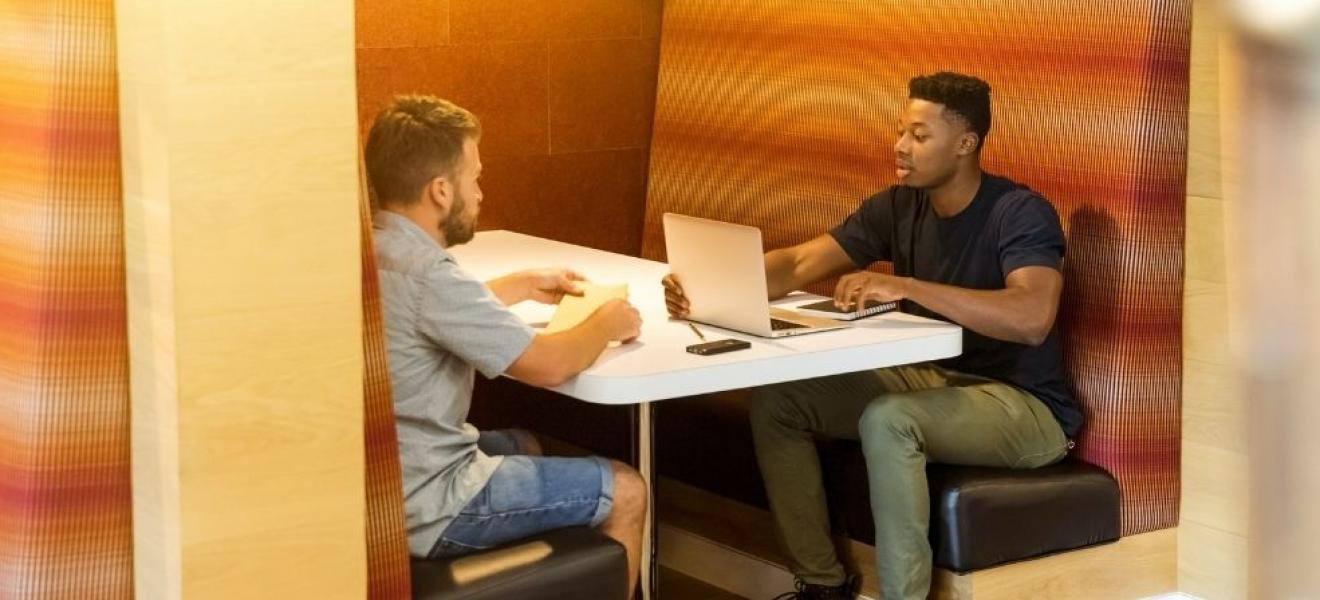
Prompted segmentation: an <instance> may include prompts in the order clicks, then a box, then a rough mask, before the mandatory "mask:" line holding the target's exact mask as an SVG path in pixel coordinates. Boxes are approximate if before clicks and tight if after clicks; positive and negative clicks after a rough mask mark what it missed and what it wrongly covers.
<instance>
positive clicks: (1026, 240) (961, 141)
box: [664, 73, 1082, 600]
mask: <svg viewBox="0 0 1320 600" xmlns="http://www.w3.org/2000/svg"><path fill="white" fill-rule="evenodd" d="M989 130H990V86H989V85H987V84H986V83H985V82H984V81H981V80H980V79H977V78H975V77H970V76H967V75H960V74H956V73H936V74H933V75H928V76H922V77H916V78H914V79H912V80H911V82H910V83H909V93H908V103H907V105H906V107H905V109H904V110H903V113H902V115H901V117H900V118H899V131H898V140H897V142H896V143H895V145H894V151H895V155H896V159H897V160H896V164H895V170H896V173H897V175H898V180H899V184H898V185H895V186H893V187H891V188H889V189H887V190H885V191H882V192H880V193H878V194H876V195H874V196H872V197H870V198H867V199H866V200H865V201H864V202H862V205H861V206H860V207H859V208H858V209H857V210H856V212H854V213H853V214H852V215H851V216H849V217H848V218H847V219H846V220H845V221H844V222H843V223H842V224H840V225H839V226H838V227H835V228H834V229H833V230H831V231H830V232H829V233H827V234H825V235H821V236H819V237H817V238H815V239H813V240H811V241H809V242H806V243H803V244H800V245H797V246H793V247H791V248H783V249H779V250H773V251H771V252H768V253H766V255H765V268H766V279H767V282H768V284H769V292H770V296H771V298H777V297H780V296H783V295H784V294H786V293H788V292H790V291H792V290H796V289H800V288H802V287H804V286H806V285H807V284H810V283H813V282H816V281H821V280H825V279H828V278H831V277H836V276H840V275H842V277H840V279H839V283H838V286H837V287H836V289H835V293H834V296H835V301H836V303H838V304H840V305H841V306H844V307H846V306H850V305H857V304H861V303H864V302H866V301H868V300H879V301H893V300H900V301H902V304H903V307H904V310H905V311H907V312H911V313H914V314H918V315H923V316H928V317H933V318H937V319H945V320H949V321H952V322H954V323H957V324H959V325H961V326H962V327H963V328H964V331H965V334H964V338H963V353H962V355H960V356H958V357H956V358H951V359H948V360H943V361H938V362H934V363H923V364H917V365H906V366H901V367H892V368H888V369H879V370H875V371H867V372H862V373H850V374H845V375H836V376H831V377H823V378H819V379H811V380H805V381H798V382H792V383H785V384H780V385H774V386H767V387H764V388H760V389H758V390H756V391H755V393H754V394H753V401H752V410H751V420H752V433H753V439H754V440H755V443H756V454H757V461H758V462H759V464H760V467H761V472H762V474H763V475H764V478H765V482H766V492H767V496H768V497H769V499H770V509H771V511H772V512H773V513H774V517H775V522H776V525H777V527H778V529H779V533H780V536H781V539H782V540H783V544H784V549H785V551H786V552H787V554H788V557H789V559H790V562H791V565H790V566H791V568H792V569H793V572H794V574H795V575H796V576H797V578H798V579H799V580H800V583H799V586H798V592H797V593H796V594H795V596H796V597H798V598H851V597H852V594H853V593H854V591H855V588H856V582H857V581H856V577H855V576H849V574H848V573H847V572H846V571H845V570H844V568H843V565H842V564H841V563H840V562H839V560H838V557H837V556H836V555H835V551H834V546H833V544H832V542H831V541H830V528H829V514H828V511H827V509H826V504H825V497H824V496H825V493H824V488H823V486H822V484H821V473H820V464H819V461H818V457H817V455H816V449H815V444H814V439H815V437H816V436H818V435H823V436H827V437H834V438H847V439H859V440H861V442H862V448H863V451H864V453H865V455H866V467H867V473H868V477H869V482H870V494H871V506H872V510H873V516H874V520H875V527H876V570H877V573H878V574H879V575H880V581H881V589H882V592H883V597H884V598H886V599H889V600H897V599H924V598H925V597H926V594H927V593H928V591H929V589H930V578H931V549H930V545H929V542H928V541H927V528H928V526H929V519H930V506H929V502H930V501H929V496H928V493H929V492H928V488H927V484H926V471H925V467H926V462H927V461H934V462H940V463H948V464H962V465H983V466H995V467H1011V468H1034V467H1040V466H1044V465H1048V464H1052V463H1055V462H1058V461H1059V460H1061V459H1063V457H1064V456H1065V455H1066V454H1067V451H1068V448H1069V446H1070V441H1069V439H1070V438H1071V437H1073V436H1074V435H1076V433H1077V430H1078V428H1079V427H1080V426H1081V422H1082V415H1081V411H1080V410H1078V408H1077V403H1076V401H1075V400H1074V398H1073V396H1072V392H1071V390H1070V387H1069V385H1068V381H1067V379H1066V378H1065V376H1064V372H1063V363H1062V354H1061V350H1060V343H1059V333H1058V331H1057V329H1056V328H1055V316H1056V314H1057V313H1058V307H1059V294H1060V292H1061V291H1062V289H1063V276H1062V273H1061V267H1062V261H1063V254H1064V238H1063V231H1062V229H1061V227H1060V225H1059V217H1058V215H1057V214H1056V213H1055V211H1054V209H1053V207H1051V206H1050V204H1049V203H1048V202H1046V201H1045V199H1043V198H1041V197H1040V195H1039V194H1037V193H1035V192H1033V191H1031V190H1030V189H1028V188H1027V187H1025V186H1023V185H1020V184H1017V183H1014V182H1013V181H1010V180H1008V179H1005V178H1003V177H998V176H994V175H990V174H988V173H984V172H982V171H981V166H980V153H981V148H982V146H983V144H984V142H985V138H986V134H987V133H988V132H989ZM877 261H891V262H893V264H894V274H893V275H887V274H881V273H875V272H871V271H867V270H866V268H867V267H868V266H870V265H871V264H872V263H875V262H877ZM679 283H680V282H678V281H676V280H675V278H674V277H673V276H672V275H671V276H668V277H666V278H665V280H664V285H665V289H666V301H667V303H668V306H669V311H670V313H671V314H672V315H673V316H675V317H680V318H681V317H684V316H686V315H687V314H688V310H689V308H690V306H689V303H688V299H687V298H686V297H685V296H684V295H683V292H682V288H681V286H680V285H679Z"/></svg>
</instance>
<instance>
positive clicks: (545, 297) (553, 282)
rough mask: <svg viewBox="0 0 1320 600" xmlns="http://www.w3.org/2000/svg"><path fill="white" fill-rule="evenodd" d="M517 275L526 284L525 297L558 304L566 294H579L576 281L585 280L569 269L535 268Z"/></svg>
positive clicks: (580, 289) (579, 289)
mask: <svg viewBox="0 0 1320 600" xmlns="http://www.w3.org/2000/svg"><path fill="white" fill-rule="evenodd" d="M519 275H520V276H522V278H523V280H524V282H525V285H526V286H527V299H528V300H535V301H537V302H540V303H541V304H559V301H560V300H563V299H564V296H566V295H567V296H581V295H582V288H581V287H579V286H578V284H577V282H579V281H586V280H587V278H586V277H583V276H582V275H581V274H579V273H578V272H576V271H571V270H569V269H536V270H532V271H523V272H521V273H519Z"/></svg>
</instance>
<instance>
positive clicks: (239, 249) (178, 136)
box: [116, 0, 366, 598]
mask: <svg viewBox="0 0 1320 600" xmlns="http://www.w3.org/2000/svg"><path fill="white" fill-rule="evenodd" d="M116 9H117V23H118V29H119V31H118V34H119V48H120V54H119V76H120V77H119V81H120V124H121V131H122V148H123V172H124V211H125V244H126V255H127V282H128V298H129V302H128V313H129V317H128V322H129V327H128V329H129V346H130V359H131V374H130V382H131V388H132V403H133V445H134V447H133V456H134V472H133V482H134V498H133V500H134V526H135V531H134V537H135V539H134V545H135V553H136V556H137V560H136V561H135V579H136V589H137V596H138V597H141V598H178V597H187V598H361V597H363V596H364V595H365V593H366V557H365V546H366V544H365V543H364V540H365V533H364V518H365V508H364V503H365V492H364V488H363V462H364V458H363V453H364V449H363V416H362V413H363V404H362V398H363V396H362V393H363V379H362V376H363V347H362V296H361V272H360V266H361V262H360V257H359V252H360V250H361V248H360V239H361V238H360V235H359V218H358V197H359V196H358V194H359V185H358V167H357V164H358V158H357V140H356V136H355V128H354V123H355V120H354V118H355V114H356V106H355V93H354V85H355V81H354V68H353V31H354V25H353V7H352V4H351V3H349V2H329V3H326V2H319V1H307V0H302V1H294V2H280V3H267V2H257V1H224V2H218V1H217V2H189V3H165V4H161V3H155V2H148V1H146V0H121V1H119V2H117V3H116Z"/></svg>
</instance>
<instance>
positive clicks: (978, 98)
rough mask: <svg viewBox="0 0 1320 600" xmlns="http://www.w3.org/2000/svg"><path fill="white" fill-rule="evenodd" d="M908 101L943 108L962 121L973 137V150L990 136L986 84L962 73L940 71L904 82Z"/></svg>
mask: <svg viewBox="0 0 1320 600" xmlns="http://www.w3.org/2000/svg"><path fill="white" fill-rule="evenodd" d="M908 98H909V99H913V100H925V101H927V102H934V103H936V104H942V105H944V110H945V111H947V114H949V115H950V116H952V117H953V118H956V119H962V121H963V122H964V123H965V124H966V125H967V128H968V129H970V130H972V132H973V133H975V134H976V137H977V140H976V150H977V151H978V152H979V151H980V150H981V146H982V145H983V144H985V136H986V135H987V134H989V133H990V84H988V83H986V82H985V81H982V80H981V79H978V78H976V77H972V76H971V75H963V74H962V73H952V72H949V71H941V72H939V73H934V74H931V75H918V76H916V77H913V78H912V79H911V80H910V81H908Z"/></svg>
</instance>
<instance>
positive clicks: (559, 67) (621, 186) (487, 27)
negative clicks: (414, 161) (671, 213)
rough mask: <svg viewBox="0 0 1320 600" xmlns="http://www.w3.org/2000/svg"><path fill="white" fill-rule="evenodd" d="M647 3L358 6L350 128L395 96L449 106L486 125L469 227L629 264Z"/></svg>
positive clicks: (457, 1) (375, 1)
mask: <svg viewBox="0 0 1320 600" xmlns="http://www.w3.org/2000/svg"><path fill="white" fill-rule="evenodd" d="M660 4H661V2H660V0H556V1H546V0H360V1H359V2H358V3H357V11H358V16H357V26H358V38H357V46H358V102H359V107H358V112H359V114H360V115H361V121H362V127H363V130H364V132H365V129H366V127H368V126H369V125H370V122H371V119H372V117H373V116H374V115H375V114H376V112H377V111H378V110H379V109H380V108H381V107H382V106H383V105H384V103H385V102H386V101H388V99H389V97H390V96H391V95H393V94H395V93H406V92H422V93H429V94H435V95H438V96H441V97H444V98H448V99H450V100H453V101H455V102H457V103H458V104H460V105H462V106H464V107H466V108H468V109H471V110H472V111H473V112H475V113H476V114H477V116H478V117H479V118H480V119H481V120H482V124H483V126H484V129H485V134H484V138H483V139H482V145H481V150H482V162H483V163H484V164H485V174H484V176H483V177H482V188H483V190H484V191H485V194H486V202H485V203H484V204H483V205H482V216H481V222H480V227H481V228H482V229H512V230H515V231H521V232H524V233H529V234H532V235H538V236H543V237H548V238H553V239H558V240H564V241H568V242H572V243H576V244H582V245H586V246H592V247H596V248H602V249H606V250H612V251H616V252H624V253H628V254H634V255H635V254H637V253H638V251H639V250H640V249H641V222H642V212H643V206H644V203H645V199H646V173H647V158H648V147H649V146H650V141H651V137H650V135H651V117H652V110H653V107H654V104H655V77H656V61H657V55H658V52H659V35H660ZM587 223H589V224H590V226H584V225H583V224H587Z"/></svg>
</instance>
